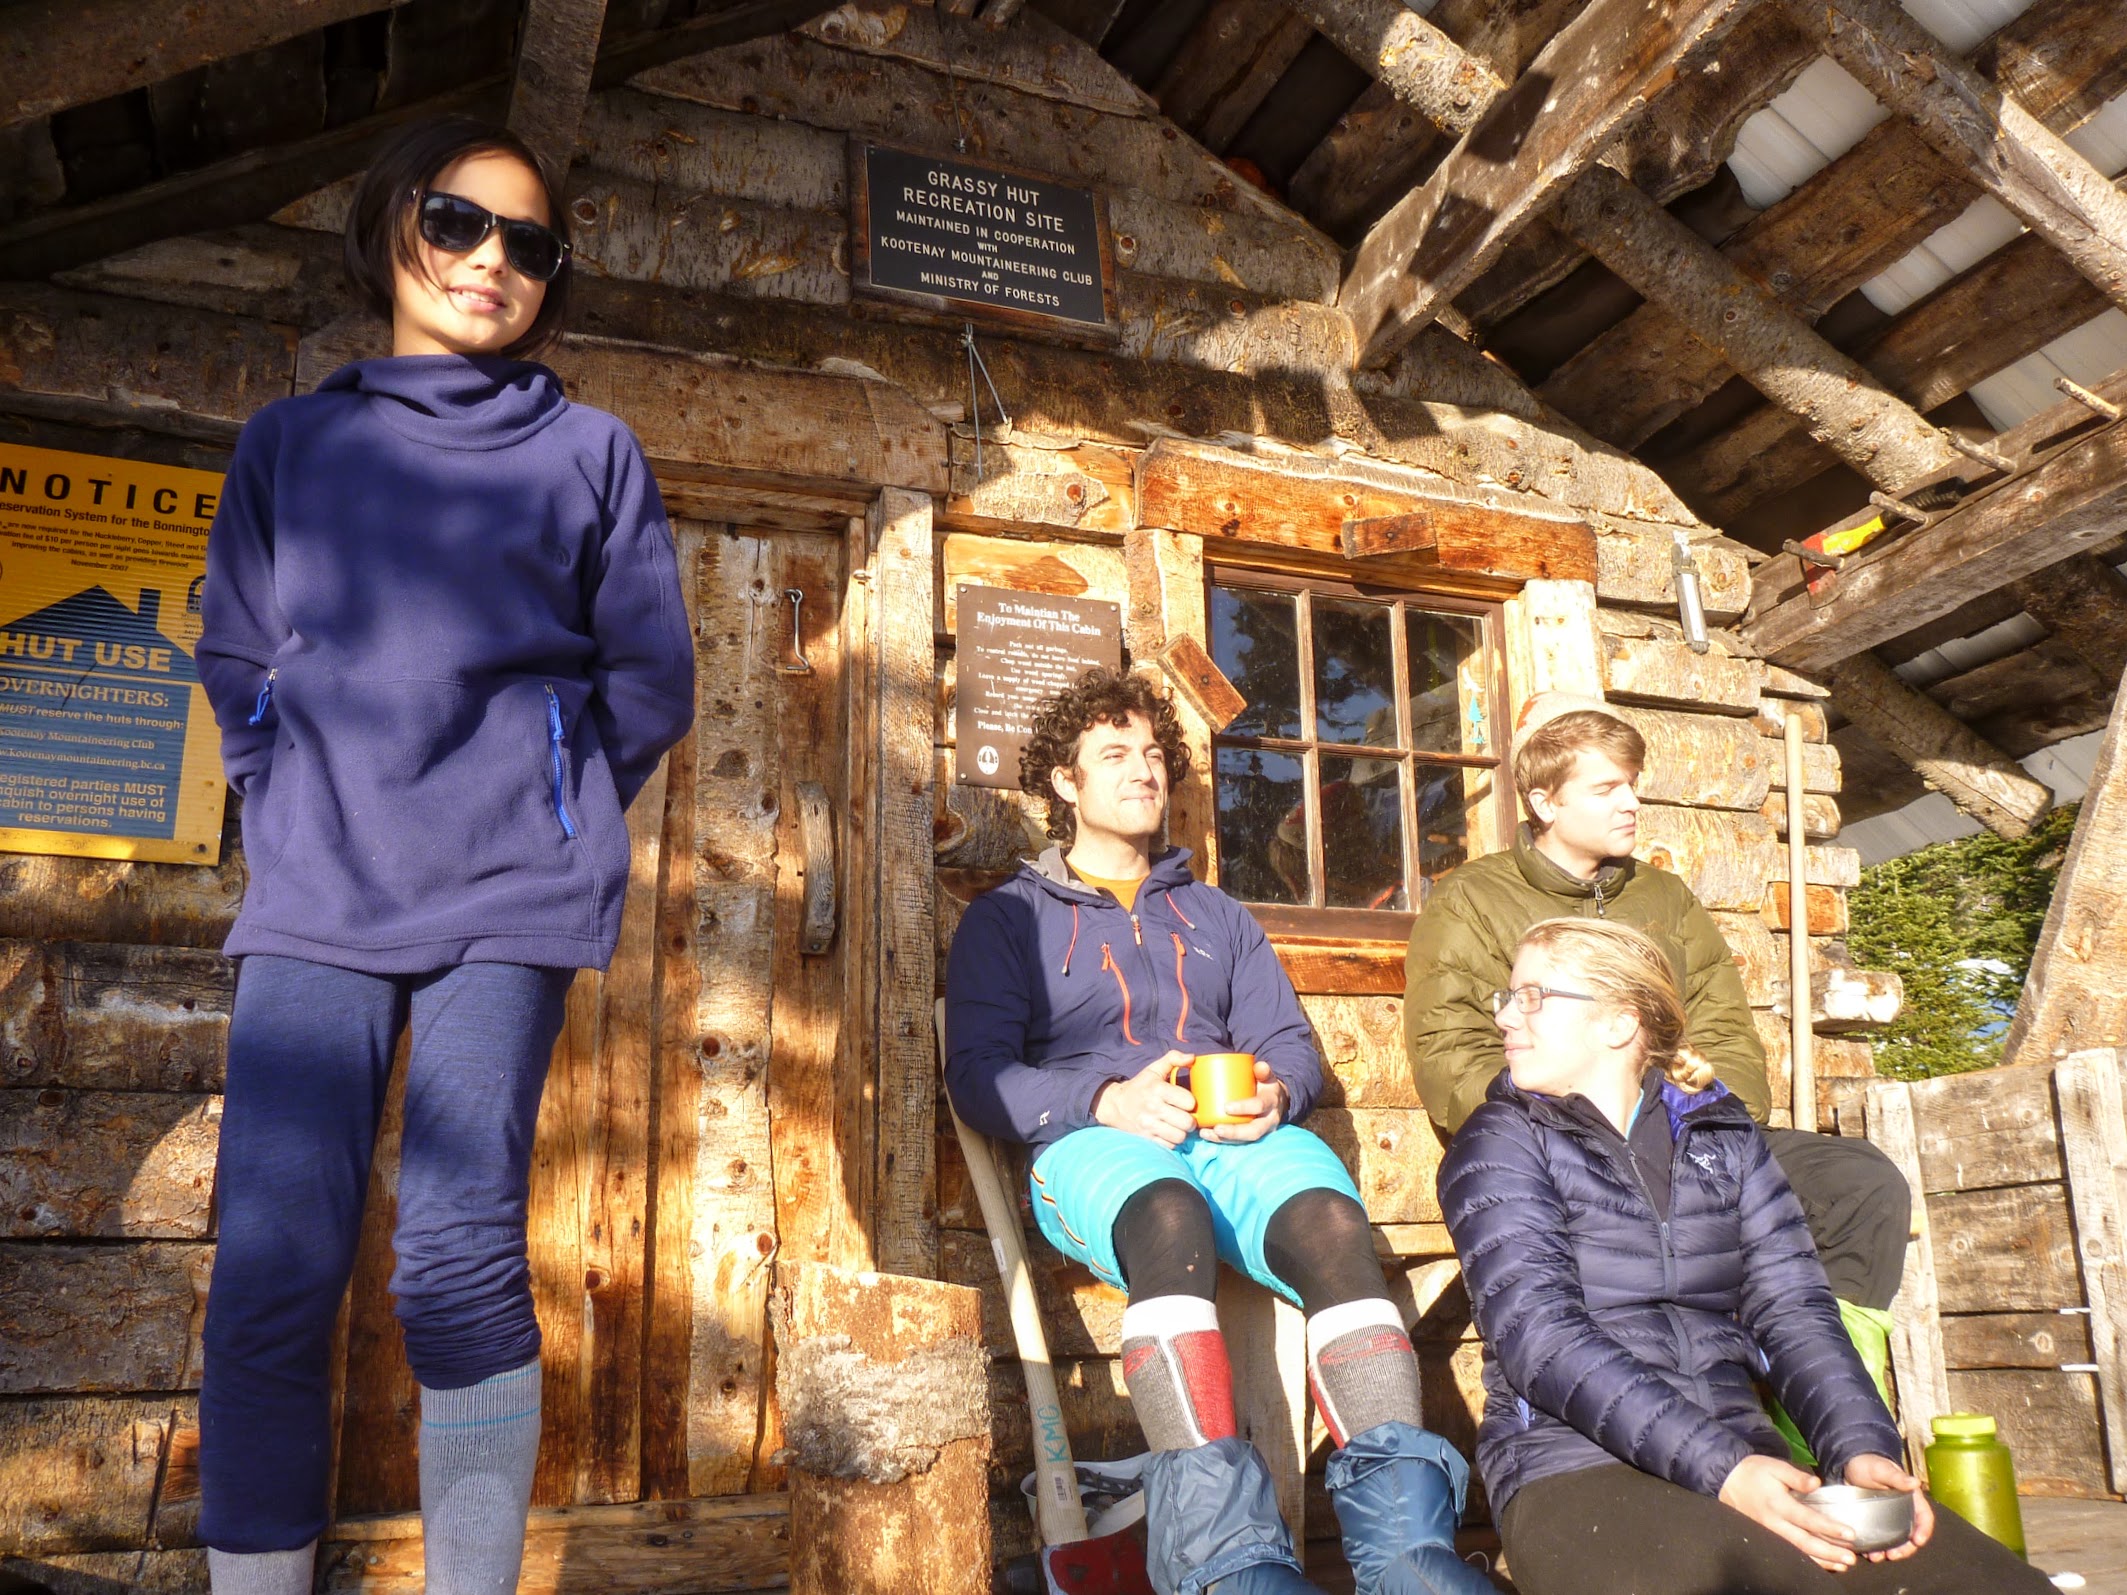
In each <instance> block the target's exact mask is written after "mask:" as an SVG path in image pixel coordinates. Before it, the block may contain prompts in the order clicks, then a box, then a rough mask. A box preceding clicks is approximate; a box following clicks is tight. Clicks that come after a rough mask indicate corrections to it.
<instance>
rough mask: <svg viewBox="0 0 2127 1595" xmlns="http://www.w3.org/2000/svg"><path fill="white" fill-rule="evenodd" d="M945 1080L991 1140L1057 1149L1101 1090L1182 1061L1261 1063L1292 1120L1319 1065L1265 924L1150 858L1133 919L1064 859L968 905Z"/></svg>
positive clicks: (953, 962)
mask: <svg viewBox="0 0 2127 1595" xmlns="http://www.w3.org/2000/svg"><path fill="white" fill-rule="evenodd" d="M945 1034H946V1043H947V1050H946V1060H945V1085H946V1090H947V1092H948V1093H949V1094H950V1095H951V1097H952V1099H953V1106H954V1108H955V1109H957V1110H958V1112H959V1114H960V1116H961V1117H962V1118H963V1119H965V1120H967V1122H968V1123H969V1124H970V1125H972V1126H973V1127H974V1128H975V1129H978V1130H980V1131H982V1132H983V1133H984V1134H985V1135H993V1136H997V1137H999V1138H1001V1139H1003V1140H1008V1141H1025V1142H1028V1143H1030V1144H1031V1145H1034V1146H1046V1145H1048V1143H1049V1142H1051V1141H1058V1140H1061V1139H1062V1138H1063V1137H1065V1136H1066V1135H1069V1134H1070V1133H1071V1132H1072V1131H1073V1130H1082V1129H1084V1128H1085V1127H1086V1126H1087V1125H1089V1124H1091V1123H1093V1122H1094V1120H1093V1094H1094V1093H1095V1092H1096V1091H1098V1090H1099V1089H1100V1087H1101V1084H1102V1082H1104V1081H1108V1080H1126V1079H1128V1078H1129V1077H1130V1076H1131V1075H1133V1074H1136V1073H1137V1072H1138V1070H1140V1069H1142V1068H1144V1067H1145V1065H1146V1064H1148V1063H1151V1062H1152V1061H1153V1060H1154V1059H1155V1058H1158V1057H1160V1056H1161V1055H1162V1054H1164V1053H1166V1052H1168V1051H1170V1050H1173V1051H1180V1052H1188V1053H1198V1052H1252V1053H1254V1054H1255V1055H1256V1057H1257V1058H1259V1059H1260V1060H1262V1061H1263V1062H1264V1063H1267V1064H1269V1065H1270V1069H1271V1073H1273V1074H1274V1075H1276V1076H1277V1077H1278V1079H1279V1080H1281V1081H1283V1082H1284V1085H1285V1089H1286V1090H1287V1091H1288V1092H1289V1093H1290V1094H1291V1104H1290V1106H1289V1107H1288V1109H1287V1111H1286V1114H1285V1117H1286V1120H1287V1122H1289V1123H1294V1124H1297V1123H1298V1122H1299V1121H1300V1120H1302V1119H1304V1118H1306V1117H1307V1111H1308V1109H1310V1108H1312V1107H1313V1106H1314V1105H1315V1098H1316V1097H1318V1096H1320V1095H1321V1094H1322V1060H1321V1059H1320V1057H1319V1056H1317V1054H1316V1052H1315V1043H1314V1035H1313V1032H1312V1031H1310V1030H1309V1029H1308V1025H1307V1016H1306V1015H1305V1014H1303V1013H1302V1012H1301V1011H1300V999H1299V998H1298V997H1296V996H1294V995H1293V990H1292V982H1291V981H1290V980H1288V979H1287V978H1286V977H1285V968H1284V966H1283V965H1282V964H1280V963H1279V962H1278V955H1277V954H1276V953H1274V952H1272V951H1271V949H1270V942H1269V940H1268V939H1267V938H1266V937H1265V936H1264V935H1263V929H1262V927H1261V926H1260V925H1258V924H1257V923H1256V921H1255V916H1254V915H1252V914H1250V913H1249V912H1248V910H1247V909H1245V908H1243V907H1242V906H1241V905H1240V904H1239V903H1238V902H1236V901H1235V900H1234V899H1233V898H1231V897H1228V896H1227V895H1226V894H1225V893H1224V892H1222V891H1220V890H1219V889H1218V888H1217V887H1215V886H1206V885H1204V884H1202V883H1201V882H1200V881H1198V880H1197V878H1196V877H1195V876H1193V875H1191V874H1190V873H1189V850H1188V849H1187V848H1183V847H1177V848H1170V849H1169V850H1168V851H1167V852H1166V853H1164V854H1162V855H1161V856H1160V857H1159V858H1157V859H1155V860H1153V863H1152V874H1151V875H1150V876H1149V877H1148V878H1147V879H1146V881H1145V883H1144V884H1143V885H1142V886H1140V887H1139V888H1138V889H1137V911H1136V912H1135V913H1132V912H1130V911H1129V910H1127V909H1125V908H1124V907H1123V905H1122V904H1121V903H1119V902H1117V901H1116V900H1115V898H1114V897H1112V896H1110V895H1109V894H1108V893H1107V892H1104V891H1099V890H1096V889H1095V888H1093V887H1091V886H1088V885H1086V884H1085V883H1084V882H1083V881H1081V880H1079V879H1077V878H1076V877H1075V876H1073V875H1072V874H1071V872H1070V870H1069V868H1068V867H1067V866H1066V865H1065V864H1064V861H1063V853H1062V851H1061V850H1060V849H1058V848H1054V847H1052V848H1050V849H1049V850H1048V851H1047V852H1046V853H1043V854H1042V855H1041V858H1040V860H1039V862H1037V863H1032V864H1021V865H1020V866H1019V873H1018V874H1016V875H1014V876H1013V877H1012V878H1011V879H1010V880H1008V881H1006V882H1005V883H1004V884H1003V885H1002V886H999V887H998V888H997V889H996V890H995V891H992V892H987V893H985V894H984V895H982V896H981V897H978V898H976V899H975V901H974V902H972V903H970V904H969V905H968V911H967V913H966V914H965V915H964V916H963V917H962V919H961V921H960V928H959V929H958V930H957V931H955V932H954V934H953V950H952V955H951V956H950V958H949V959H948V960H947V962H946V971H945Z"/></svg>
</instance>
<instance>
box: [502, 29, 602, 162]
mask: <svg viewBox="0 0 2127 1595" xmlns="http://www.w3.org/2000/svg"><path fill="white" fill-rule="evenodd" d="M605 20H606V0H529V3H528V4H527V5H526V7H525V13H524V32H523V36H522V37H521V38H520V39H519V40H518V43H517V75H516V77H515V79H514V80H513V81H512V82H511V84H510V108H509V114H508V116H507V117H506V118H505V120H506V122H507V124H508V126H509V129H510V131H511V132H513V133H515V134H516V135H517V136H518V137H520V138H522V139H523V140H524V141H525V143H527V144H529V145H530V146H531V149H532V153H533V154H534V155H536V156H538V157H539V164H540V165H541V166H543V167H545V168H546V171H547V174H548V175H549V176H550V177H553V178H557V179H558V178H560V177H561V176H563V175H564V174H565V173H566V172H567V171H568V169H569V156H570V155H571V154H572V153H573V152H574V151H575V148H576V134H577V130H578V128H579V127H581V125H582V123H583V104H584V100H585V98H586V97H587V96H588V95H589V93H590V91H591V67H592V63H593V62H594V61H595V60H596V58H597V56H598V35H599V30H600V29H601V28H603V27H604V25H605Z"/></svg>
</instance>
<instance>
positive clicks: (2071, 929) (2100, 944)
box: [2002, 693, 2127, 1064]
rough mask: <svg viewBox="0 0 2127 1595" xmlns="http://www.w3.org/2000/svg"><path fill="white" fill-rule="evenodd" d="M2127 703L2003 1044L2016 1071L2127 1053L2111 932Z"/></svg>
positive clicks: (2086, 799) (2103, 752) (2117, 706)
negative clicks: (2095, 1052) (2070, 1058)
mask: <svg viewBox="0 0 2127 1595" xmlns="http://www.w3.org/2000/svg"><path fill="white" fill-rule="evenodd" d="M2123 720H2127V693H2123V694H2119V695H2116V696H2115V698H2114V701H2113V707H2112V716H2111V719H2110V720H2109V722H2108V723H2107V724H2106V727H2105V735H2104V739H2103V740H2102V741H2101V742H2099V744H2098V751H2097V759H2096V762H2095V764H2094V765H2093V767H2092V769H2091V772H2090V786H2089V789H2088V790H2087V791H2086V792H2085V793H2084V794H2083V803H2082V808H2081V810H2080V812H2078V813H2077V815H2076V817H2075V831H2074V833H2073V835H2072V836H2071V837H2070V838H2069V842H2068V855H2067V857H2066V858H2065V859H2063V860H2062V862H2061V869H2060V874H2059V876H2058V877H2056V879H2055V881H2054V887H2053V897H2052V901H2051V902H2049V903H2048V904H2047V906H2046V918H2045V923H2044V924H2043V925H2041V926H2040V928H2039V934H2038V944H2037V946H2036V947H2035V948H2034V949H2033V950H2032V954H2031V973H2030V975H2029V977H2028V978H2027V979H2026V980H2025V982H2024V988H2023V993H2022V995H2021V996H2020V997H2019V998H2018V999H2017V1004H2016V1014H2015V1017H2014V1018H2013V1019H2011V1020H2010V1022H2009V1031H2008V1034H2007V1035H2006V1036H2005V1037H2004V1038H2003V1039H2002V1060H2003V1062H2005V1063H2009V1064H2019V1063H2044V1062H2048V1061H2051V1060H2053V1059H2056V1058H2063V1057H2066V1056H2067V1055H2069V1054H2070V1053H2074V1052H2081V1051H2083V1050H2084V1049H2086V1048H2089V1047H2111V1046H2119V1045H2121V1044H2123V1043H2127V993H2123V991H2122V989H2121V987H2122V982H2121V979H2120V976H2119V972H2118V971H2117V969H2116V968H2115V967H2114V965H2115V960H2116V958H2117V956H2118V955H2117V952H2116V951H2115V948H2114V945H2113V943H2114V938H2113V937H2112V936H2111V935H2109V934H2108V932H2107V929H2106V928H2107V927H2109V926H2111V925H2113V924H2115V923H2116V922H2117V919H2118V913H2119V909H2118V905H2119V902H2120V899H2121V893H2122V892H2123V891H2127V882H2123V879H2122V871H2123V870H2127V859H2123V857H2122V851H2121V836H2122V828H2123V826H2127V744H2123V740H2122V739H2123V735H2127V733H2123V730H2122V721H2123Z"/></svg>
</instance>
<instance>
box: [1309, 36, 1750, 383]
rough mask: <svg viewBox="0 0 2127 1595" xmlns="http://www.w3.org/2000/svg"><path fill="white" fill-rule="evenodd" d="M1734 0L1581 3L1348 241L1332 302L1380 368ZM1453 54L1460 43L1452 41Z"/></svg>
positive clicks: (1367, 361) (1641, 102) (1663, 80)
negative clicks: (1422, 173) (1424, 172)
mask: <svg viewBox="0 0 2127 1595" xmlns="http://www.w3.org/2000/svg"><path fill="white" fill-rule="evenodd" d="M1744 3H1745V0H1654V3H1652V4H1650V3H1649V0H1591V3H1590V4H1589V5H1588V7H1587V8H1586V9H1585V10H1584V11H1582V12H1581V13H1580V15H1579V16H1577V17H1575V18H1574V19H1573V20H1572V21H1571V22H1569V23H1567V24H1566V26H1565V27H1564V28H1562V29H1560V30H1559V32H1558V34H1557V36H1556V37H1554V38H1553V39H1552V40H1551V42H1550V43H1549V44H1547V45H1546V46H1544V48H1543V50H1542V51H1541V52H1540V53H1539V54H1538V55H1537V57H1536V59H1535V60H1534V61H1532V62H1531V63H1530V64H1529V67H1528V70H1527V71H1525V72H1524V73H1522V75H1521V76H1520V77H1519V78H1518V79H1517V80H1516V81H1515V83H1514V85H1513V87H1512V88H1510V89H1508V90H1507V91H1506V92H1505V93H1504V94H1501V95H1499V96H1498V97H1497V98H1496V99H1494V100H1493V101H1492V102H1491V104H1490V106H1489V107H1488V108H1487V109H1486V110H1485V111H1484V113H1483V114H1482V116H1480V117H1479V118H1478V120H1477V121H1476V122H1475V124H1474V125H1472V126H1471V127H1470V128H1469V129H1468V130H1467V131H1466V132H1465V133H1464V134H1463V135H1462V138H1461V139H1460V141H1459V142H1458V143H1457V144H1456V146H1455V147H1454V148H1453V149H1452V150H1450V151H1449V152H1448V154H1447V156H1446V158H1445V159H1443V160H1442V161H1441V163H1440V165H1439V167H1438V168H1437V169H1436V170H1435V171H1434V173H1433V175H1432V177H1431V178H1429V179H1428V180H1427V181H1426V183H1425V185H1424V186H1423V187H1422V188H1419V189H1416V190H1414V191H1413V192H1412V193H1410V194H1408V195H1406V196H1405V197H1404V198H1403V199H1402V200H1401V201H1399V202H1398V203H1397V204H1396V206H1395V207H1394V208H1393V209H1391V210H1390V211H1389V213H1388V214H1387V215H1386V216H1384V217H1382V219H1381V220H1380V221H1379V222H1378V223H1376V224H1375V226H1374V228H1373V230H1372V231H1371V232H1369V233H1368V234H1367V236H1366V238H1365V239H1364V240H1363V241H1362V242H1361V243H1360V245H1359V247H1358V248H1357V250H1355V251H1354V252H1353V256H1352V261H1351V266H1350V269H1349V271H1348V272H1347V273H1346V276H1345V282H1344V288H1343V291H1342V292H1341V293H1340V294H1339V296H1338V303H1339V304H1340V305H1341V306H1342V307H1343V308H1344V309H1345V310H1346V311H1347V312H1348V313H1349V314H1350V316H1351V318H1352V322H1353V326H1354V330H1355V331H1356V332H1357V334H1358V338H1359V343H1360V348H1361V355H1360V363H1361V364H1362V365H1367V366H1381V365H1385V364H1386V363H1387V362H1388V361H1389V360H1390V359H1391V358H1393V357H1394V356H1395V354H1396V352H1397V351H1398V350H1400V349H1401V348H1402V347H1403V346H1404V345H1405V344H1407V343H1408V342H1410V340H1411V339H1412V338H1413V337H1415V336H1417V334H1418V332H1419V330H1420V329H1421V328H1423V327H1424V326H1425V324H1426V323H1427V322H1429V321H1431V320H1432V319H1433V318H1434V317H1435V316H1436V315H1438V314H1439V313H1440V311H1441V309H1442V308H1443V307H1444V306H1445V305H1446V304H1447V303H1448V301H1449V300H1451V299H1452V298H1454V296H1455V295H1456V294H1457V293H1459V292H1461V291H1462V289H1463V288H1465V287H1467V286H1468V285H1469V284H1470V283H1471V282H1472V281H1474V280H1475V279H1476V277H1477V276H1478V274H1479V273H1481V272H1482V271H1483V270H1484V269H1485V268H1486V267H1487V266H1489V265H1490V264H1491V263H1492V262H1493V261H1494V260H1496V259H1497V258H1498V256H1499V253H1500V251H1501V250H1502V249H1504V248H1505V247H1506V245H1507V242H1508V240H1509V239H1511V238H1512V237H1513V235H1514V233H1515V232H1516V231H1517V230H1518V229H1519V228H1520V227H1522V226H1524V225H1525V224H1526V223H1527V222H1529V221H1530V220H1531V219H1532V218H1533V217H1535V216H1536V215H1538V214H1539V213H1540V212H1541V211H1542V210H1543V209H1544V208H1545V207H1546V206H1548V205H1549V204H1550V203H1551V201H1552V200H1553V199H1554V198H1556V197H1557V195H1558V194H1559V192H1560V191H1561V189H1563V188H1564V186H1565V185H1566V184H1567V183H1569V182H1571V181H1572V180H1573V178H1574V177H1575V176H1577V175H1578V174H1579V173H1580V172H1582V171H1583V170H1585V169H1586V168H1587V166H1588V165H1589V163H1590V162H1592V161H1593V160H1594V159H1595V158H1596V157H1597V156H1598V155H1600V154H1601V153H1602V151H1603V149H1604V147H1605V146H1606V145H1607V144H1608V143H1609V142H1610V140H1611V138H1612V137H1613V136H1614V135H1615V134H1616V133H1617V132H1618V130H1619V128H1620V127H1621V126H1622V125H1623V124H1624V123H1625V122H1626V121H1627V120H1628V119H1629V118H1630V117H1632V116H1634V115H1635V114H1637V113H1638V112H1639V111H1640V110H1641V109H1642V108H1643V107H1644V106H1645V104H1646V103H1647V102H1648V101H1649V100H1650V99H1652V98H1653V97H1654V96H1656V95H1657V94H1659V93H1660V92H1661V91H1662V89H1663V88H1665V87H1667V86H1668V83H1669V81H1670V80H1671V78H1672V77H1673V75H1674V69H1675V66H1676V63H1677V61H1678V60H1679V59H1680V58H1681V57H1682V56H1683V55H1684V54H1685V53H1686V52H1687V51H1688V50H1689V49H1691V48H1692V47H1693V46H1694V45H1696V44H1698V43H1699V42H1700V41H1702V40H1703V39H1705V38H1706V37H1708V36H1709V35H1711V34H1713V33H1715V32H1717V31H1719V30H1720V29H1722V28H1724V27H1726V26H1727V24H1728V23H1730V22H1732V21H1733V20H1734V19H1735V17H1736V16H1737V15H1738V14H1739V12H1740V10H1741V9H1742V6H1743V4H1744ZM1458 53H1459V52H1458Z"/></svg>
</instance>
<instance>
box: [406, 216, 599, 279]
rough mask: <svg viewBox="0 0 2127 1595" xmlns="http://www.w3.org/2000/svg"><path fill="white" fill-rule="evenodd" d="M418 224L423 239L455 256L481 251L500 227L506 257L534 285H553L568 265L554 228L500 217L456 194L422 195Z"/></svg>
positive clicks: (568, 253) (567, 252)
mask: <svg viewBox="0 0 2127 1595" xmlns="http://www.w3.org/2000/svg"><path fill="white" fill-rule="evenodd" d="M418 225H419V227H420V230H421V236H422V238H423V239H425V240H426V241H427V242H429V243H431V244H433V245H435V246H436V248H438V249H443V250H448V251H449V252H450V253H451V254H453V255H464V254H469V253H471V252H472V251H473V250H475V249H478V248H479V247H480V240H481V239H483V238H485V237H487V235H488V234H489V233H491V232H493V231H494V230H495V229H496V228H497V227H500V228H501V229H502V253H503V257H504V258H505V259H506V260H508V261H509V263H510V264H511V265H512V266H514V267H516V268H517V270H519V271H521V272H523V273H524V274H525V276H527V277H529V278H531V279H532V280H533V281H534V282H552V281H553V280H554V279H555V278H556V277H558V276H560V275H561V268H562V267H564V266H566V265H567V264H568V263H569V255H570V253H571V251H570V249H569V246H568V245H567V244H565V243H563V242H562V241H561V235H560V234H559V233H557V232H555V231H554V229H553V228H551V227H542V226H540V225H539V223H537V222H520V221H513V220H511V219H510V218H509V217H507V216H497V215H496V214H495V213H494V212H493V211H491V210H489V209H487V208H486V207H485V206H482V205H475V204H474V203H473V202H472V201H471V200H469V199H461V198H460V197H459V196H458V195H456V194H423V195H422V196H421V209H420V212H419V215H418Z"/></svg>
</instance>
